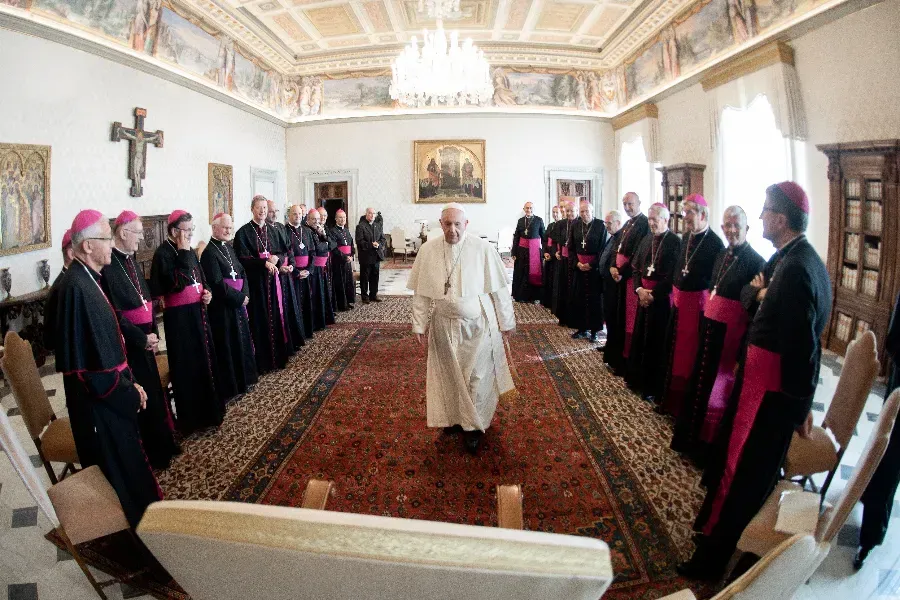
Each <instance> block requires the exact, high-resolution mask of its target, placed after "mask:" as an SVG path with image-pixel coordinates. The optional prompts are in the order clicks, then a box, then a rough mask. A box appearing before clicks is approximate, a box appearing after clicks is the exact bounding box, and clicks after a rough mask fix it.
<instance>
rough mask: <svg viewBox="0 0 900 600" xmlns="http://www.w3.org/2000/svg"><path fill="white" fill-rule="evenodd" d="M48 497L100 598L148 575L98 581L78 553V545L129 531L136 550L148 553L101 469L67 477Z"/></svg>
mask: <svg viewBox="0 0 900 600" xmlns="http://www.w3.org/2000/svg"><path fill="white" fill-rule="evenodd" d="M47 495H48V496H50V502H51V504H53V509H54V510H55V511H56V516H57V518H58V519H59V527H57V529H56V531H57V533H58V534H59V536H60V537H61V538H62V540H63V542H64V543H65V544H66V549H67V550H68V551H69V553H70V554H71V555H72V557H73V558H74V559H75V562H76V563H78V566H79V568H80V569H81V571H82V572H83V573H84V576H85V577H87V580H88V582H90V584H91V586H92V587H93V588H94V590H95V591H96V592H97V595H98V596H100V598H102V599H103V600H106V594H105V593H104V592H103V588H105V587H107V586H110V585H113V584H114V583H119V582H123V583H127V582H128V581H130V580H132V579H134V577H136V576H138V575H140V574H142V573H144V572H146V570H147V569H142V570H140V571H137V572H134V573H131V574H129V575H128V576H127V577H123V578H115V579H109V580H107V581H102V582H101V581H97V579H96V578H95V577H94V575H93V574H92V573H91V571H90V569H89V568H88V566H87V563H86V562H85V560H84V557H82V555H81V553H80V552H79V551H78V545H79V544H83V543H85V542H89V541H91V540H96V539H99V538H102V537H104V536H107V535H112V534H114V533H118V532H120V531H126V530H127V531H129V532H130V535H131V537H132V539H133V540H134V543H135V551H136V552H141V553H146V551H145V550H144V549H143V547H142V545H141V544H140V543H139V541H138V540H137V539H136V538H135V537H134V532H133V530H131V528H130V525H129V524H128V520H127V519H126V518H125V512H124V511H123V510H122V504H121V503H120V502H119V497H118V496H117V495H116V492H115V490H114V489H113V488H112V486H111V485H110V484H109V481H107V479H106V477H105V476H104V475H103V472H102V471H101V470H100V467H98V466H96V465H93V466H90V467H88V468H86V469H83V470H81V471H79V472H78V473H75V474H74V475H71V476H70V477H67V478H66V479H65V481H61V482H59V483H57V484H56V485H54V486H53V487H51V488H50V489H49V490H47Z"/></svg>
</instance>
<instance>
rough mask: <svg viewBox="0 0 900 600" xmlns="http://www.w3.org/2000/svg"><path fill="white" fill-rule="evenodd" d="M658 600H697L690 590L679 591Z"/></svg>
mask: <svg viewBox="0 0 900 600" xmlns="http://www.w3.org/2000/svg"><path fill="white" fill-rule="evenodd" d="M659 600H697V596H695V595H694V592H692V591H691V590H681V591H680V592H675V593H674V594H669V595H668V596H663V597H662V598H660V599H659Z"/></svg>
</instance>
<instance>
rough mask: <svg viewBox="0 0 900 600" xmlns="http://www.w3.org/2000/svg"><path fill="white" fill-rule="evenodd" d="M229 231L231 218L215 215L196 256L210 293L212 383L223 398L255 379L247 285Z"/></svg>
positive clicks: (230, 229)
mask: <svg viewBox="0 0 900 600" xmlns="http://www.w3.org/2000/svg"><path fill="white" fill-rule="evenodd" d="M232 231H234V222H233V221H232V220H231V215H228V214H226V213H219V214H217V215H215V216H214V217H213V220H212V237H211V238H210V240H209V244H207V245H206V248H205V249H204V250H203V254H202V255H201V256H200V266H201V267H203V275H204V276H205V277H206V284H207V285H208V286H209V291H211V292H212V301H211V302H210V303H209V322H210V324H211V325H212V332H213V341H214V342H215V344H216V358H217V359H218V361H219V378H218V380H217V382H216V383H217V385H218V387H219V391H220V392H221V394H222V395H223V396H224V397H225V398H231V397H233V396H237V395H238V394H243V393H245V392H246V391H247V390H248V389H249V388H250V387H251V386H252V385H254V384H255V383H256V381H257V380H258V379H259V376H258V375H257V371H256V358H255V356H254V348H253V339H252V337H251V335H250V318H249V316H248V314H247V304H248V303H249V302H250V291H249V285H248V283H247V277H246V273H245V271H244V265H242V264H241V261H240V260H238V257H237V254H235V252H234V249H233V248H232V247H231V245H230V244H228V242H229V241H230V240H231V237H232Z"/></svg>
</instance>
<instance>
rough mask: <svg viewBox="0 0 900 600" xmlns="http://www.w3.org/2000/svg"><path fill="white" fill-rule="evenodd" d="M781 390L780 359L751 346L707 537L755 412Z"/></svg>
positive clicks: (706, 532)
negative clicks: (769, 397) (771, 393)
mask: <svg viewBox="0 0 900 600" xmlns="http://www.w3.org/2000/svg"><path fill="white" fill-rule="evenodd" d="M778 391H781V356H779V355H778V354H776V353H775V352H772V351H771V350H764V349H762V348H760V347H759V346H754V345H752V344H751V345H750V346H748V348H747V359H746V362H745V364H744V384H743V386H742V387H741V395H740V398H739V399H738V406H737V413H736V414H735V416H734V425H733V427H732V430H731V437H730V438H729V439H728V454H727V456H726V461H725V469H724V470H723V472H722V480H721V481H720V482H719V487H718V489H717V490H716V497H715V498H714V499H713V503H712V508H711V510H710V513H709V520H707V522H706V524H705V525H704V526H703V533H705V534H706V535H711V534H712V531H713V528H714V527H715V526H716V524H717V523H718V522H719V516H720V515H721V513H722V506H723V505H724V504H725V500H726V498H727V497H728V492H729V490H730V489H731V483H732V481H733V480H734V474H735V472H736V471H737V466H738V463H739V462H740V460H741V455H742V454H743V452H744V445H745V444H746V443H747V438H748V437H750V430H752V429H753V423H754V422H755V421H756V413H758V412H759V407H760V406H762V401H763V398H765V396H766V392H778Z"/></svg>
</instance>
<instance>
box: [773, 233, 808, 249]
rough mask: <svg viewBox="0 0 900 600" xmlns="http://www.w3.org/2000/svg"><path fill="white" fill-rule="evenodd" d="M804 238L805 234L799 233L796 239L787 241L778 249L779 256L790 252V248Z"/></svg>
mask: <svg viewBox="0 0 900 600" xmlns="http://www.w3.org/2000/svg"><path fill="white" fill-rule="evenodd" d="M805 238H806V234H805V233H801V234H800V235H798V236H797V237H795V238H794V239H792V240H791V241H789V242H788V243H787V244H785V245H784V246H782V247H781V248H779V249H778V252H780V253H781V254H784V253H786V252H790V248H791V246H793V245H794V244H796V243H797V242H799V241H800V240H801V239H805Z"/></svg>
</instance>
